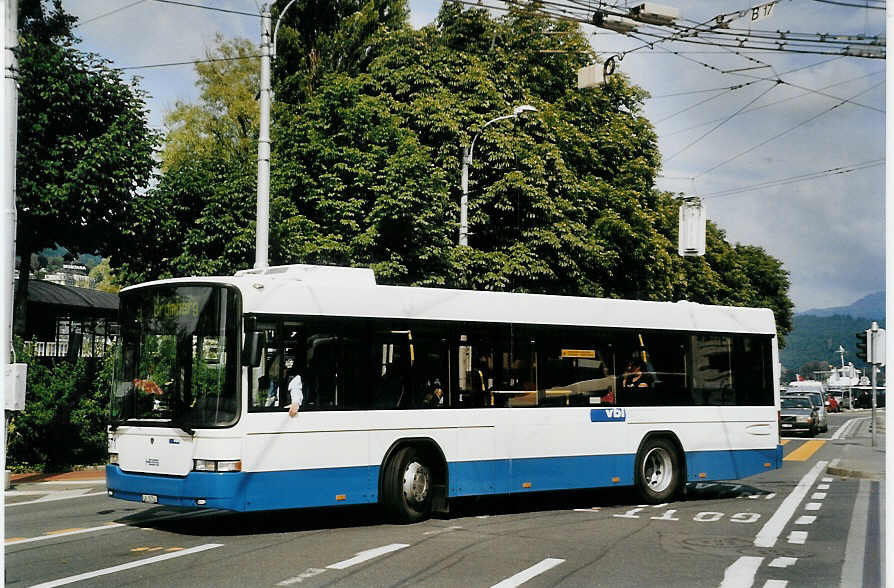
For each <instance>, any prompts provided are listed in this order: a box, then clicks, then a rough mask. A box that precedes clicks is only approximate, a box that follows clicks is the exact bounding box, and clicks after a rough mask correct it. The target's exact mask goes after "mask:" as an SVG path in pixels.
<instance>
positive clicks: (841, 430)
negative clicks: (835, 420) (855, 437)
mask: <svg viewBox="0 0 894 588" xmlns="http://www.w3.org/2000/svg"><path fill="white" fill-rule="evenodd" d="M870 418H871V417H862V418H855V419H850V420H849V421H847V422H846V423H844V424H843V425H841V426H840V427H838V430H837V431H835V434H833V435H832V437H831V439H842V438H844V437H845V436H848V437H850V436H851V430H852V429H856V428H857V426H858V425H859V424H860V423H863V422H865V421H868V420H869V419H870Z"/></svg>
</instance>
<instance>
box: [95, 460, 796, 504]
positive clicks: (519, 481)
mask: <svg viewBox="0 0 894 588" xmlns="http://www.w3.org/2000/svg"><path fill="white" fill-rule="evenodd" d="M781 447H782V446H781V445H780V446H777V447H776V448H775V449H751V450H738V451H731V450H722V451H690V452H687V453H686V462H687V463H686V465H687V467H686V469H687V479H688V480H689V481H707V480H734V479H739V478H744V477H747V476H751V475H754V474H758V473H760V472H764V471H767V470H769V469H775V468H779V467H781V465H782V452H781ZM634 460H635V456H634V455H633V454H616V455H585V456H571V457H568V456H566V457H541V458H524V459H512V460H510V459H501V460H483V461H464V462H450V463H449V464H448V472H449V476H450V487H449V489H448V492H449V496H450V497H459V496H476V495H483V494H508V493H520V492H538V491H545V490H566V489H575V488H597V487H607V486H631V485H633V483H634V480H633V475H634ZM766 464H770V465H769V466H767V465H766ZM379 470H380V468H379V466H358V467H346V468H325V469H315V470H293V471H276V472H227V473H214V472H190V473H189V474H188V475H187V476H185V477H173V476H155V475H149V474H133V473H127V472H123V471H121V469H120V468H119V467H118V466H116V465H109V466H106V484H107V486H108V488H109V490H111V491H112V495H113V496H115V497H116V498H122V499H125V500H133V501H137V502H139V501H140V500H141V499H142V496H143V495H144V494H150V495H154V496H156V497H157V498H158V503H159V504H163V505H170V506H187V507H194V506H196V503H195V501H196V499H198V498H203V499H205V501H206V503H205V505H204V506H205V507H206V508H222V509H228V510H237V511H246V510H273V509H283V508H302V507H319V506H333V505H338V504H368V503H374V502H377V501H378V480H379ZM702 474H704V477H701V475H702ZM614 478H617V479H618V481H617V482H615V481H614Z"/></svg>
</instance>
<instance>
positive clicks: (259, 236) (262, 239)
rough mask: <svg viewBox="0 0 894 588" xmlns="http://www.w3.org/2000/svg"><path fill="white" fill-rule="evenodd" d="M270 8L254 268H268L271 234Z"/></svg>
mask: <svg viewBox="0 0 894 588" xmlns="http://www.w3.org/2000/svg"><path fill="white" fill-rule="evenodd" d="M270 20H271V19H270V8H269V7H268V6H267V5H266V4H265V5H264V6H263V8H262V9H261V95H260V103H261V118H260V121H259V122H260V129H259V131H258V210H257V216H256V221H255V222H256V225H257V226H256V228H255V268H265V267H267V261H268V259H269V257H268V255H267V246H268V241H269V234H270V104H271V103H272V102H273V97H272V94H273V89H272V88H271V85H270Z"/></svg>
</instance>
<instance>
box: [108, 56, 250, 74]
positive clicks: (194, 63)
mask: <svg viewBox="0 0 894 588" xmlns="http://www.w3.org/2000/svg"><path fill="white" fill-rule="evenodd" d="M260 57H262V56H261V55H241V56H239V57H217V58H213V59H193V60H191V61H175V62H172V63H154V64H151V65H131V66H127V67H115V68H112V69H116V70H121V71H124V70H133V69H151V68H155V67H174V66H178V65H196V64H198V63H214V62H217V61H237V60H239V59H258V58H260Z"/></svg>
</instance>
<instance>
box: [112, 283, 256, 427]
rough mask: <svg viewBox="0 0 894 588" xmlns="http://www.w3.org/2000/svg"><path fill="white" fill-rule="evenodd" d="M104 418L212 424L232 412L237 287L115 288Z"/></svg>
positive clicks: (235, 408)
mask: <svg viewBox="0 0 894 588" xmlns="http://www.w3.org/2000/svg"><path fill="white" fill-rule="evenodd" d="M120 300H121V310H120V318H121V344H120V346H119V352H118V355H117V358H116V362H115V377H114V382H113V389H112V402H111V407H112V423H113V424H115V423H121V422H124V421H133V420H139V421H146V423H141V424H150V423H151V424H159V425H175V426H179V427H181V428H184V429H186V430H191V428H193V427H220V426H227V425H230V424H232V423H234V422H235V420H236V417H237V415H238V413H239V403H238V401H237V399H238V396H237V391H236V377H237V373H238V366H237V365H236V325H237V320H238V318H237V317H238V314H237V306H238V294H237V292H236V291H235V290H233V289H228V288H225V287H223V286H214V285H188V286H187V285H162V286H150V287H146V288H140V289H138V290H131V291H128V292H124V293H122V294H121V298H120Z"/></svg>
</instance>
